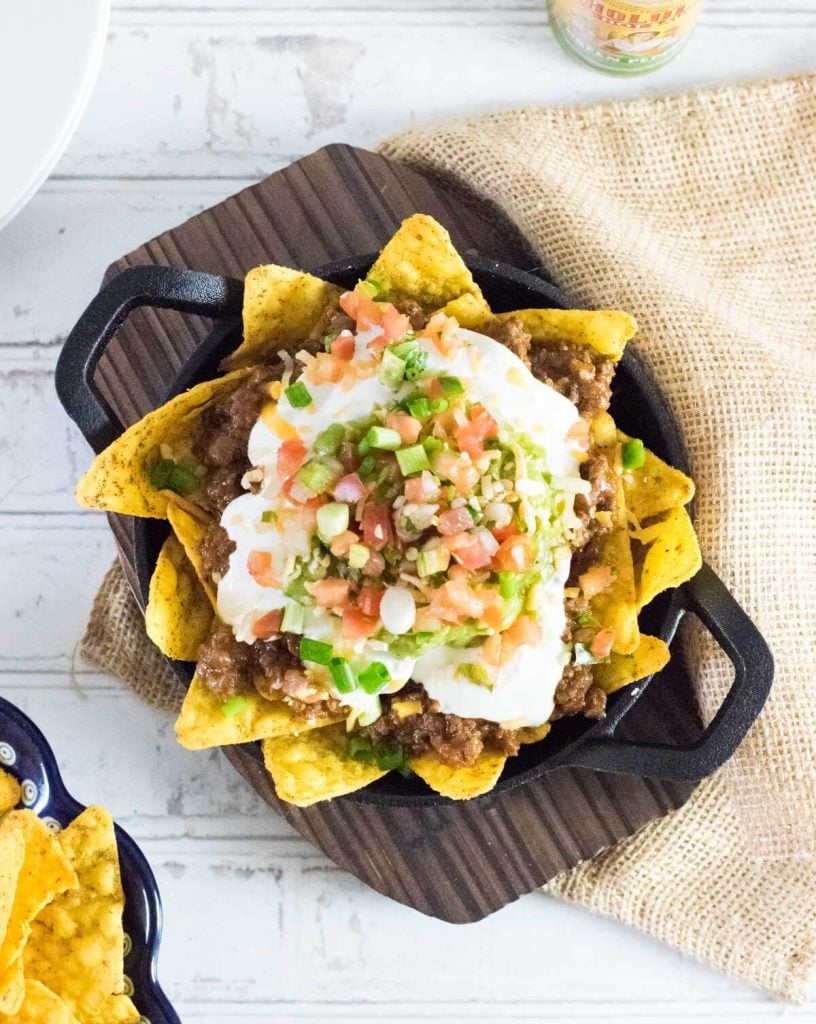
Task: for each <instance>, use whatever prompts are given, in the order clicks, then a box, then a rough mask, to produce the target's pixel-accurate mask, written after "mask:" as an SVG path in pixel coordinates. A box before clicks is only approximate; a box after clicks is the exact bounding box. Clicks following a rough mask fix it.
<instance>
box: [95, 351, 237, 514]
mask: <svg viewBox="0 0 816 1024" xmlns="http://www.w3.org/2000/svg"><path fill="white" fill-rule="evenodd" d="M247 373H249V371H248V370H237V371H236V372H235V373H230V374H227V376H226V377H219V378H217V379H216V380H205V381H203V382H202V383H201V384H196V386H195V387H194V388H190V390H189V391H185V392H184V393H183V394H181V395H177V396H176V397H175V398H171V399H170V401H169V402H166V403H165V404H164V405H161V406H159V408H158V409H154V410H153V412H149V413H148V414H147V416H144V417H143V418H142V419H140V420H139V421H138V423H134V424H133V426H131V427H128V429H127V430H126V431H125V432H124V434H122V435H121V436H120V437H117V439H116V440H115V441H114V442H113V444H110V445H108V447H107V448H106V449H105V450H104V451H103V452H100V453H99V455H97V456H96V458H95V459H94V461H93V463H92V464H91V468H90V469H89V470H88V471H87V472H86V473H85V475H84V476H83V477H82V479H81V480H80V481H79V483H78V484H77V487H76V492H75V496H76V500H77V501H78V502H79V504H80V505H82V506H83V507H84V508H100V509H104V510H105V511H106V512H121V513H123V514H124V515H128V516H147V517H148V518H152V519H166V518H167V502H168V500H169V499H168V493H170V492H168V491H157V490H156V489H155V488H154V487H153V486H152V485H151V483H150V469H151V467H152V465H153V463H154V462H155V460H157V459H158V458H159V457H160V455H159V445H162V444H165V445H167V446H168V447H169V448H171V449H172V450H173V452H174V453H175V454H176V456H184V455H187V454H188V451H187V449H188V448H189V444H190V439H191V437H192V435H193V432H194V430H195V426H196V424H197V422H198V419H199V417H200V416H201V414H202V412H203V411H204V409H205V408H206V407H207V406H208V405H210V404H211V403H212V402H213V401H215V400H216V399H217V398H220V397H222V396H223V395H226V394H229V393H230V392H231V391H234V390H235V388H237V387H238V385H239V384H240V383H241V381H242V380H243V379H244V377H246V375H247ZM170 496H171V497H172V498H174V499H175V495H173V494H172V493H170Z"/></svg>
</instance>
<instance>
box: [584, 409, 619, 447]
mask: <svg viewBox="0 0 816 1024" xmlns="http://www.w3.org/2000/svg"><path fill="white" fill-rule="evenodd" d="M590 434H591V436H592V440H593V442H594V443H595V444H597V445H599V446H600V447H601V448H609V449H612V448H613V447H614V445H615V443H616V442H617V439H618V434H617V430H616V429H615V421H614V420H613V419H612V417H611V416H610V415H609V413H608V412H599V413H598V414H597V415H596V416H595V417H594V418H593V420H592V423H591V424H590ZM610 454H611V453H610Z"/></svg>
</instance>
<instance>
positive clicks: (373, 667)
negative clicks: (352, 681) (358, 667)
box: [357, 661, 391, 693]
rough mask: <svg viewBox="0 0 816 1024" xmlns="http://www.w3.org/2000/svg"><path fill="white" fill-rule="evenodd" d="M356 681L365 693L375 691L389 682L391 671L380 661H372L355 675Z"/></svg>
mask: <svg viewBox="0 0 816 1024" xmlns="http://www.w3.org/2000/svg"><path fill="white" fill-rule="evenodd" d="M357 682H358V684H359V685H360V686H362V688H363V689H364V690H365V692H366V693H377V692H378V691H379V690H381V689H382V688H383V687H384V686H385V684H386V683H390V682H391V673H390V672H389V671H388V669H387V668H386V667H385V665H383V663H382V662H381V661H372V662H371V664H370V665H368V666H367V667H366V668H364V669H363V671H362V672H360V674H359V675H358V676H357Z"/></svg>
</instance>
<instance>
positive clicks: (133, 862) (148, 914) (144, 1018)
mask: <svg viewBox="0 0 816 1024" xmlns="http://www.w3.org/2000/svg"><path fill="white" fill-rule="evenodd" d="M0 767H2V768H3V769H5V770H6V771H7V772H9V774H11V775H14V776H15V777H16V778H17V779H18V780H19V782H20V785H21V787H22V791H23V806H24V807H27V808H29V809H30V810H32V811H34V813H35V814H37V815H39V817H40V818H42V820H43V821H44V822H45V824H46V825H47V826H48V827H49V828H51V829H53V830H54V831H57V832H58V831H59V830H60V829H62V828H64V827H65V826H66V825H68V824H69V823H70V822H71V821H73V820H74V818H76V817H77V815H78V814H81V813H82V811H84V810H85V808H84V807H83V805H82V804H81V803H79V802H78V801H76V800H74V798H73V797H72V796H71V795H70V794H69V793H68V791H67V790H66V788H65V785H64V783H63V781H62V777H61V776H60V773H59V769H58V768H57V762H56V760H55V758H54V752H53V751H52V750H51V747H50V746H49V745H48V741H47V740H46V738H45V736H43V734H42V733H41V732H40V730H39V729H38V728H37V726H36V725H34V723H33V722H32V721H31V719H30V718H27V717H26V716H25V715H24V714H23V713H22V711H20V710H19V709H18V708H16V707H15V706H14V705H13V704H9V702H8V701H7V700H3V698H2V697H0ZM116 842H117V845H118V847H119V865H120V867H121V872H122V887H123V889H124V891H125V915H124V927H125V983H126V991H127V993H128V995H129V996H130V997H131V998H132V999H133V1002H134V1003H135V1004H136V1006H137V1007H138V1009H139V1012H140V1013H141V1018H140V1022H141V1024H181V1021H180V1020H179V1017H178V1014H177V1013H176V1012H175V1010H174V1009H173V1007H172V1006H171V1005H170V1003H169V1002H168V1001H167V996H165V994H164V992H162V990H161V986H160V985H159V981H158V977H157V974H156V961H157V959H158V954H159V940H160V938H161V926H162V919H161V900H160V898H159V890H158V888H157V886H156V879H155V878H154V877H153V872H152V871H151V870H150V865H149V864H148V863H147V861H146V860H145V857H144V854H143V853H142V851H141V850H140V849H139V847H138V846H137V845H136V844H135V843H134V842H133V840H132V839H131V838H130V836H129V835H128V834H127V833H126V832H123V831H122V829H121V828H119V826H118V825H117V826H116Z"/></svg>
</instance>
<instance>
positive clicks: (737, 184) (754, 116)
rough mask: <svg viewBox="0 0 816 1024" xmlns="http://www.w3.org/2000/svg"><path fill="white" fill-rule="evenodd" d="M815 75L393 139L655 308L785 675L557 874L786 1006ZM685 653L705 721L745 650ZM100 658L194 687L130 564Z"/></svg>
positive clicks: (590, 297)
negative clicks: (696, 783)
mask: <svg viewBox="0 0 816 1024" xmlns="http://www.w3.org/2000/svg"><path fill="white" fill-rule="evenodd" d="M815 87H816V77H804V78H801V77H800V78H795V79H789V80H785V81H777V82H771V83H765V84H759V85H751V86H745V87H739V88H727V89H722V90H718V91H716V92H707V93H702V94H697V95H687V96H679V97H672V98H668V99H661V100H654V101H651V100H650V101H638V102H634V103H615V104H610V105H605V106H595V107H589V108H582V109H532V110H529V109H528V110H519V111H511V112H508V113H504V114H497V115H493V116H489V117H480V118H474V119H466V120H460V121H454V122H447V123H444V124H439V125H433V126H430V127H428V128H421V129H417V130H414V131H411V132H407V133H406V134H404V135H400V136H398V137H397V138H394V139H391V140H389V141H388V142H386V143H385V144H384V145H383V146H382V152H384V153H385V154H386V155H388V156H390V157H394V158H396V159H398V160H402V161H405V162H406V163H408V164H410V165H412V166H413V167H415V168H417V169H418V170H420V171H424V172H430V173H432V174H436V175H441V176H443V178H444V179H445V181H446V182H447V183H448V184H452V185H453V186H454V187H457V188H460V189H462V190H466V191H467V192H468V193H469V194H470V195H473V196H476V197H480V198H482V199H484V200H485V201H489V203H492V204H495V205H496V206H498V207H499V208H501V209H502V210H503V211H504V212H505V213H506V214H508V215H509V216H510V217H511V218H512V219H513V220H514V221H515V223H516V224H517V225H518V226H519V228H520V229H521V230H522V231H523V232H524V234H525V235H526V236H527V238H528V239H529V240H530V242H531V243H532V245H533V247H534V248H535V249H536V250H537V251H538V253H539V254H540V256H541V259H542V261H543V262H544V263H545V264H546V265H547V267H548V268H549V269H550V271H551V272H552V273H553V275H554V276H555V278H556V280H557V281H558V283H559V284H560V285H561V286H562V287H563V288H565V289H566V290H567V291H568V292H569V293H571V294H572V295H573V296H574V297H575V298H576V299H578V300H580V301H581V302H582V303H585V304H586V305H587V306H620V307H622V308H623V309H628V310H631V311H632V312H634V314H635V315H636V316H637V318H638V321H639V322H640V325H641V329H640V333H639V335H638V337H637V342H636V343H637V346H638V348H639V350H640V352H641V353H642V354H644V355H645V356H646V358H647V360H648V362H649V363H650V364H651V367H652V369H653V371H654V372H655V374H656V376H657V378H658V380H659V381H660V382H661V384H662V386H663V388H664V389H665V391H666V392H667V393H668V395H669V397H670V399H671V401H672V403H673V406H674V409H675V411H676V413H677V415H678V416H679V419H680V421H681V423H682V424H683V426H684V429H685V433H686V440H687V443H688V446H689V450H690V452H691V456H692V460H693V471H694V476H695V478H696V480H697V488H698V503H697V529H698V531H699V535H700V540H701V544H702V547H703V551H704V552H705V555H706V557H707V559H708V561H709V562H710V563H711V564H712V565H713V566H714V568H715V569H716V570H717V572H718V573H719V574H720V575H721V576H722V577H723V579H724V580H725V581H726V583H727V584H728V585H729V586H730V587H731V588H732V590H733V591H734V593H735V594H736V595H737V597H738V598H739V600H740V601H741V602H742V603H743V605H744V606H745V607H746V608H747V610H748V611H749V613H750V614H751V615H752V616H753V618H754V619H755V621H756V622H757V623H758V625H759V626H760V628H761V629H762V631H763V632H764V634H765V636H766V638H767V639H768V641H769V643H770V644H771V646H772V649H773V651H774V654H775V658H776V664H777V674H776V682H775V685H774V690H773V694H772V696H771V699H770V701H769V704H768V706H767V708H766V710H765V712H764V714H763V715H762V717H761V719H760V721H759V722H758V723H757V725H756V726H755V727H754V729H753V730H752V732H751V733H750V735H749V737H748V739H747V740H746V741H745V743H744V744H743V745H742V747H741V748H740V750H739V751H738V752H737V754H736V755H735V756H734V758H733V759H732V760H731V762H730V763H729V764H728V765H727V766H726V767H725V768H724V769H722V770H721V771H720V772H719V773H718V774H717V775H716V776H715V777H713V778H711V779H709V780H708V781H706V782H705V783H703V784H702V785H701V786H700V787H699V789H698V790H697V791H696V793H695V795H694V796H693V798H692V799H691V800H690V802H689V803H688V804H687V805H686V806H685V807H684V808H683V809H682V810H680V811H678V812H676V813H675V814H674V815H672V816H671V817H668V818H664V819H662V820H661V821H657V822H654V823H652V824H651V825H648V826H647V827H646V828H644V829H642V830H641V831H640V832H639V833H638V834H637V835H635V836H634V837H632V838H631V839H629V840H627V841H625V842H622V843H620V844H619V845H618V846H616V847H615V848H613V849H611V850H608V851H607V852H605V853H603V854H601V855H600V856H598V857H596V858H595V859H594V860H592V861H589V862H587V863H584V864H582V865H579V866H578V867H576V868H575V869H573V870H572V871H569V872H567V873H565V874H563V875H561V876H559V877H558V878H557V879H555V880H554V881H553V882H552V883H551V884H550V885H549V886H548V887H547V889H546V892H548V893H550V894H551V895H555V896H558V897H560V898H562V899H566V900H571V901H574V902H577V903H581V904H583V905H585V906H588V907H592V908H594V909H596V910H600V911H601V912H603V913H606V914H610V915H612V916H614V917H616V918H618V919H620V920H621V921H625V922H627V923H629V924H632V925H635V926H636V927H638V928H641V929H642V930H644V931H646V932H648V933H650V934H652V935H655V936H657V937H658V938H660V939H663V940H664V941H666V942H668V943H671V944H672V945H673V946H676V947H677V948H679V949H681V950H684V951H685V952H687V953H690V954H693V955H694V956H696V957H699V958H700V959H701V960H704V961H707V962H709V963H711V964H714V965H716V966H717V967H719V968H721V969H722V970H724V971H727V972H728V973H729V974H732V975H735V976H736V977H740V978H744V979H746V980H747V981H750V982H753V983H754V984H756V985H759V986H762V987H763V988H766V989H768V990H770V991H771V992H774V993H776V994H778V995H780V996H782V997H783V998H785V999H788V1000H791V1001H795V1002H800V1001H802V1000H803V999H804V998H805V981H806V977H807V975H808V974H809V972H810V970H811V968H812V967H813V966H814V963H815V962H816V941H815V940H816V785H815V784H814V783H815V781H816V684H814V681H813V675H812V666H813V663H814V660H816V658H814V654H815V653H816V652H814V643H813V633H814V623H816V446H815V445H814V434H815V433H816V88H815ZM688 650H689V655H690V660H691V663H692V668H693V672H694V676H695V680H696V682H697V685H698V692H699V699H700V703H701V707H702V709H703V714H704V716H705V715H708V716H710V715H711V714H712V712H713V709H715V708H716V707H717V705H718V704H719V702H720V700H721V698H722V695H723V694H724V693H725V691H726V690H727V688H728V686H729V683H730V679H731V673H730V671H729V668H728V664H727V663H726V662H724V659H722V657H720V656H718V655H717V654H716V653H715V652H714V650H713V649H712V647H711V645H710V644H708V643H707V642H706V641H705V639H704V638H702V637H701V636H700V635H699V634H698V633H696V632H695V633H694V634H693V635H691V636H690V637H689V638H688ZM82 651H83V653H84V655H85V656H86V657H87V658H89V659H90V660H92V661H94V662H96V663H97V664H99V665H102V666H104V667H105V668H107V669H109V670H110V671H113V672H116V673H118V674H119V675H121V676H122V677H123V678H124V679H125V680H126V681H127V682H128V683H129V684H130V685H131V686H132V687H133V689H134V690H135V691H136V692H137V693H139V694H141V695H142V696H145V697H147V698H148V699H151V700H153V701H157V700H158V701H162V700H165V701H166V700H167V696H166V695H169V694H174V693H175V692H176V691H175V690H174V687H173V685H172V678H171V677H170V675H169V673H168V671H167V669H166V667H165V666H164V664H163V662H162V660H161V658H160V657H159V656H158V654H157V653H156V652H155V650H153V649H152V648H151V645H150V644H149V642H148V641H147V640H146V639H145V636H144V632H143V628H142V623H141V619H140V616H139V614H138V611H137V610H136V609H135V606H134V604H133V602H132V598H131V596H130V593H129V591H128V589H127V586H126V584H124V582H123V579H122V577H121V574H120V573H119V572H118V570H117V571H112V573H111V574H109V576H108V578H107V579H106V582H105V585H104V589H103V591H102V592H101V594H100V597H99V598H98V600H97V603H96V605H95V608H94V612H93V616H92V619H91V622H90V624H89V630H88V633H87V635H86V637H85V640H84V643H83V647H82Z"/></svg>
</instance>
